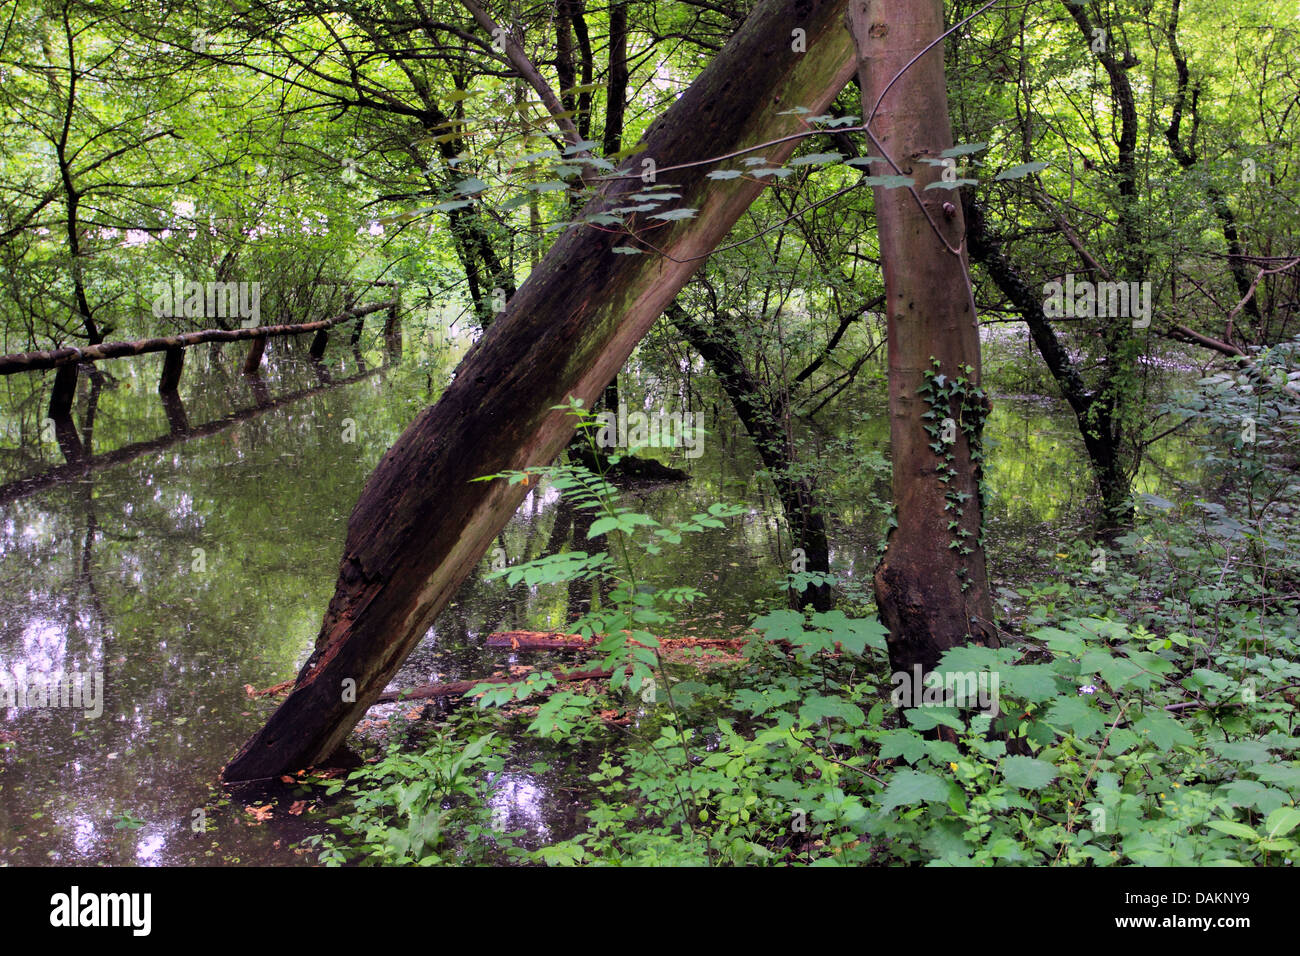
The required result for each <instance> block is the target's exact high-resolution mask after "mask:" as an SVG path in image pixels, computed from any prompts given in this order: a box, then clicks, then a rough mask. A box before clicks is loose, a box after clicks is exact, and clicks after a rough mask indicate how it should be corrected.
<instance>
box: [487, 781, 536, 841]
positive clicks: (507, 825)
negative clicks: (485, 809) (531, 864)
mask: <svg viewBox="0 0 1300 956" xmlns="http://www.w3.org/2000/svg"><path fill="white" fill-rule="evenodd" d="M488 782H489V783H490V784H491V785H492V788H493V789H492V799H491V801H490V806H491V807H492V826H493V827H495V828H496V829H497V830H500V831H502V832H506V831H509V830H519V829H523V830H526V831H527V835H528V837H529V838H530V839H533V840H538V841H545V840H547V839H549V838H550V834H551V831H550V827H548V826H547V822H546V818H547V811H546V807H547V790H546V788H545V787H543V786H541V785H540V784H539V783H538V781H537V779H536V778H535V777H533V776H532V775H531V774H526V773H514V772H511V771H502V772H501V773H496V774H489V775H488Z"/></svg>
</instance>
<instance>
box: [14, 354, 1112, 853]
mask: <svg viewBox="0 0 1300 956" xmlns="http://www.w3.org/2000/svg"><path fill="white" fill-rule="evenodd" d="M241 357H242V356H241V355H239V354H237V353H236V352H235V351H233V350H225V351H222V350H212V351H208V350H206V349H194V350H191V351H190V354H189V357H188V358H187V361H186V371H185V378H184V381H183V383H182V390H181V397H182V401H183V407H180V406H175V405H173V407H171V408H170V409H168V408H164V407H163V405H162V403H161V402H160V401H159V399H158V396H157V395H156V394H155V392H154V384H155V383H156V381H157V376H158V371H159V368H160V367H161V356H142V357H138V358H133V359H127V360H123V361H115V362H107V363H103V370H104V372H105V373H108V374H111V376H112V378H111V379H106V380H103V381H91V380H89V379H88V378H87V377H86V376H85V375H83V376H82V382H81V389H80V392H79V395H78V401H77V405H76V410H75V415H76V418H77V424H78V429H79V431H80V432H81V441H82V444H83V446H84V447H83V449H82V455H83V457H82V459H81V460H80V463H75V462H74V463H73V464H68V463H67V462H66V456H65V454H64V453H63V452H62V451H61V449H60V445H59V444H58V443H57V441H56V440H53V438H54V436H52V435H50V434H48V433H43V431H44V430H43V428H42V424H43V420H44V409H45V403H46V402H47V401H48V388H49V376H46V377H45V378H44V379H43V378H42V376H40V375H21V376H10V377H9V378H8V379H5V380H3V381H2V382H0V422H2V423H3V427H4V434H3V435H2V436H0V672H3V673H5V674H8V675H16V676H17V677H21V676H23V675H28V676H29V677H35V678H39V676H40V675H48V674H51V673H54V672H57V671H63V672H65V673H71V672H73V671H79V672H80V673H82V674H84V675H91V674H95V673H98V674H101V675H102V677H103V698H102V700H101V701H99V706H102V713H101V714H98V715H95V714H93V710H94V709H95V708H89V707H83V708H62V707H59V708H55V707H30V706H29V707H27V708H19V707H10V708H7V709H6V708H3V707H0V863H12V864H42V863H63V864H73V863H106V864H132V863H135V864H161V863H204V862H263V863H294V862H311V861H312V859H313V857H312V856H310V855H302V854H295V853H294V852H293V850H292V844H293V843H295V842H296V841H297V840H299V839H300V838H301V837H302V836H303V835H304V833H306V832H309V827H310V825H309V824H304V823H303V822H302V821H301V819H300V818H298V817H296V816H294V815H292V814H287V813H284V812H279V811H277V812H276V813H275V815H274V816H273V817H271V818H270V819H268V820H265V821H260V822H259V821H258V820H256V819H254V817H253V816H251V815H250V814H249V813H247V812H246V810H245V808H244V806H243V805H242V804H241V803H240V802H239V801H238V800H236V801H234V802H231V801H229V800H228V799H227V795H226V794H225V793H223V791H222V790H221V788H220V787H219V786H217V785H216V782H215V781H216V776H217V772H218V770H219V768H220V767H221V766H222V765H223V764H224V763H225V761H226V760H227V759H229V757H230V756H231V755H232V754H233V753H234V751H235V750H236V749H237V748H238V747H239V745H240V744H241V743H242V742H243V741H244V740H245V739H246V738H247V737H248V735H249V734H250V733H252V732H253V731H254V730H255V729H256V728H257V727H258V726H259V724H260V723H261V722H262V721H263V720H264V719H265V717H266V715H267V713H268V712H269V710H270V709H271V708H272V707H273V706H274V702H273V701H272V700H271V699H269V698H257V699H253V698H250V697H249V696H248V694H247V693H246V690H245V688H246V686H247V685H251V687H253V688H263V687H267V686H269V685H272V684H275V683H278V682H280V681H283V680H286V679H287V678H290V677H292V676H294V675H295V674H296V673H297V671H298V668H299V667H300V666H301V665H302V663H303V662H304V661H305V660H306V657H307V655H308V653H309V651H310V648H311V646H312V642H313V641H314V639H315V636H316V630H317V627H318V626H319V623H320V617H321V613H322V610H323V608H324V606H325V604H326V603H327V601H328V599H329V597H330V594H331V593H332V587H333V583H334V578H335V573H336V571H337V566H338V557H339V553H340V550H341V546H342V542H343V538H344V534H345V530H346V524H347V519H348V515H349V513H350V512H351V509H352V506H353V504H354V503H355V501H356V498H357V495H358V494H359V492H360V490H361V488H362V485H363V484H364V481H365V479H366V477H367V475H368V474H369V473H370V471H371V469H372V468H373V467H374V465H375V464H376V463H377V462H378V460H379V458H380V456H381V455H382V454H383V452H384V450H385V449H386V448H387V447H388V446H389V445H391V444H392V443H393V441H395V440H396V438H397V437H398V435H400V434H401V432H402V430H403V429H404V428H405V426H406V425H407V423H408V422H409V421H410V420H411V419H412V418H413V417H414V416H415V414H416V413H417V411H418V410H419V409H420V408H422V407H424V406H425V405H426V404H428V403H429V402H431V401H432V400H434V399H436V397H437V395H438V393H439V391H440V390H441V388H442V387H443V385H444V384H445V383H446V381H447V380H448V377H449V375H450V371H451V368H452V367H453V363H452V359H451V357H450V355H448V354H447V353H433V354H432V356H431V355H430V354H425V353H423V352H421V350H420V349H419V348H408V350H407V353H406V355H405V357H404V359H403V360H402V361H400V362H398V363H396V364H384V360H383V355H382V353H381V352H380V351H378V350H375V351H373V352H367V353H365V355H364V357H363V356H362V355H361V354H360V353H346V352H344V351H340V352H337V353H333V354H332V355H331V356H330V361H329V362H328V363H327V366H326V367H325V368H324V369H322V368H320V367H316V366H313V365H312V364H311V363H309V362H307V361H306V360H305V359H302V358H299V357H298V356H296V355H295V354H292V353H290V352H286V351H284V350H283V347H282V349H281V351H280V352H278V353H268V359H269V362H268V366H267V371H266V374H265V375H264V376H263V378H262V380H261V381H260V382H255V383H251V384H250V382H249V380H247V379H245V378H244V377H242V376H241V375H239V374H237V372H236V371H235V370H236V369H237V368H238V365H239V360H240V358H241ZM630 378H632V379H634V376H630ZM631 387H632V389H635V388H636V387H637V386H636V384H635V381H633V383H632V386H631ZM706 412H707V413H711V415H712V416H714V417H711V418H709V419H707V420H706V424H707V427H708V428H709V430H710V433H711V436H710V438H709V440H708V441H707V442H706V444H705V449H706V452H705V454H704V456H703V457H701V458H699V459H698V460H696V461H693V462H684V461H678V462H675V464H679V465H685V466H687V467H689V468H690V469H691V470H692V472H693V473H694V475H695V477H694V479H693V480H692V481H690V482H689V483H687V484H685V485H673V486H669V487H661V488H658V489H655V488H647V489H640V490H636V491H632V492H629V495H630V501H629V503H630V504H632V505H633V506H634V507H637V508H638V509H640V510H644V511H647V512H649V513H651V514H654V515H656V516H657V517H659V518H660V520H665V521H667V520H673V519H676V518H684V517H687V516H689V515H690V514H691V513H693V512H697V511H702V510H704V509H705V508H706V507H707V506H708V505H709V504H710V503H712V502H714V501H719V500H723V501H743V502H745V503H747V505H748V506H749V507H750V508H751V510H750V512H749V514H748V515H746V516H742V517H741V518H740V519H737V520H734V521H731V522H729V523H728V527H727V528H726V529H723V530H718V531H716V532H711V533H709V534H707V535H696V536H688V537H687V540H686V542H685V543H684V548H683V549H681V550H677V551H675V552H674V553H673V554H672V555H671V556H670V557H669V558H666V559H665V560H666V561H668V562H670V563H668V564H665V565H664V566H663V567H662V568H660V569H659V570H660V571H661V572H663V576H664V578H665V580H671V581H672V582H673V583H678V584H693V585H696V586H699V587H700V588H701V589H702V590H704V591H705V592H707V594H708V595H709V597H708V598H707V599H706V600H705V601H704V602H702V604H701V605H700V606H698V607H697V609H696V612H695V613H696V614H697V615H698V616H699V617H700V618H702V619H705V620H716V621H719V622H722V621H725V622H727V623H728V624H730V625H734V624H737V623H743V622H744V621H745V620H747V617H746V615H747V613H748V612H749V610H750V609H751V608H752V607H754V606H755V605H756V604H757V603H758V602H760V601H762V600H764V599H767V598H770V597H771V595H772V594H773V593H775V591H776V589H777V588H778V587H779V582H780V581H781V579H782V576H783V574H784V566H785V562H786V561H787V560H788V559H787V558H786V557H784V554H785V550H787V549H788V542H783V541H782V540H781V538H780V535H779V534H778V531H777V524H776V522H775V520H774V518H773V514H774V511H775V504H774V502H772V501H771V500H770V498H769V497H768V494H767V491H766V489H765V487H764V485H763V483H762V482H761V481H759V480H758V479H757V478H756V477H755V474H754V472H755V466H754V463H753V461H754V460H753V456H752V453H751V450H750V449H749V446H748V443H747V440H746V439H745V438H744V437H743V435H738V434H737V431H736V426H735V424H734V422H733V421H732V419H731V418H730V416H729V414H727V410H726V408H725V407H722V408H720V409H719V408H718V407H717V406H710V408H709V409H706ZM715 419H720V420H715ZM884 427H885V422H884V417H883V416H881V415H874V414H873V415H866V414H864V415H862V417H861V419H860V421H859V422H857V423H856V424H855V425H850V429H853V428H856V429H857V431H858V437H859V439H860V440H861V441H860V443H861V444H864V445H869V446H875V447H876V450H877V451H883V450H884V448H883V443H884V439H885V433H884V431H883V429H884ZM1072 428H1073V425H1072V422H1071V420H1070V418H1069V417H1068V416H1067V415H1062V414H1061V411H1060V409H1059V407H1058V406H1057V404H1056V403H1054V402H1051V401H1047V400H1043V399H1025V398H1011V397H1008V398H1007V399H1006V400H1003V401H1000V402H998V403H997V405H996V408H995V413H994V416H993V419H992V421H991V424H990V437H991V438H993V439H994V440H995V441H996V442H998V443H1000V447H1001V448H1002V450H1003V453H998V452H996V451H995V452H994V453H993V454H994V459H995V460H994V462H993V465H992V469H991V474H990V485H991V488H992V491H993V495H994V498H993V506H992V514H991V516H990V517H991V521H992V522H993V529H994V531H995V532H996V529H997V528H998V527H999V526H1000V527H1002V528H1003V529H1005V531H1006V533H1005V534H1004V535H1003V536H1002V538H1003V540H1017V541H1021V542H1023V541H1024V540H1025V539H1026V536H1028V535H1031V534H1037V533H1039V532H1038V531H1037V529H1038V528H1040V527H1041V525H1042V523H1043V522H1045V521H1046V522H1054V521H1056V522H1059V521H1061V520H1064V519H1069V518H1072V517H1073V516H1075V515H1076V514H1077V513H1078V511H1079V508H1080V505H1081V504H1082V501H1083V498H1084V495H1085V493H1086V489H1087V487H1088V482H1087V478H1086V472H1085V469H1084V465H1083V462H1082V461H1081V459H1080V456H1079V454H1078V439H1077V434H1076V433H1075V432H1073V431H1072ZM47 439H50V440H47ZM1030 489H1032V491H1031V490H1030ZM1016 490H1018V493H1017V491H1016ZM835 491H836V493H837V495H848V496H854V495H856V496H857V498H858V500H861V501H869V500H870V499H871V498H872V496H875V497H887V484H885V483H883V482H882V479H881V474H880V473H879V472H878V471H873V470H871V469H869V468H868V469H864V471H863V473H862V474H860V475H856V476H853V475H850V476H846V477H845V478H843V479H842V481H841V484H840V486H839V487H837V488H836V489H835ZM559 511H560V509H559V508H557V505H556V500H555V495H554V494H553V493H550V494H548V493H546V491H545V489H543V490H542V492H541V493H535V494H534V495H532V496H530V497H529V499H528V500H527V501H526V502H525V504H524V506H523V507H522V508H521V509H520V512H519V513H518V514H517V515H516V516H515V518H514V520H513V521H512V523H511V525H510V527H509V528H508V529H507V530H506V532H505V534H504V537H503V539H502V542H501V543H502V545H503V547H504V548H505V550H506V553H507V554H508V555H509V560H510V561H511V563H514V562H515V561H517V560H520V559H522V558H523V557H524V556H534V557H535V556H537V555H539V554H542V553H546V550H547V548H548V546H549V547H553V546H554V545H555V544H556V542H555V540H553V539H554V538H555V537H557V536H556V535H554V534H553V531H554V530H555V524H556V515H557V513H558V512H559ZM836 521H837V534H836V552H835V562H834V563H835V569H836V570H837V571H838V572H839V573H840V574H841V575H842V576H844V577H845V578H846V579H854V580H857V581H858V582H861V583H865V582H867V581H869V579H870V571H871V566H872V564H873V563H874V553H875V541H876V537H875V536H876V534H877V533H878V530H879V523H880V514H879V510H878V509H877V508H873V507H867V506H865V505H864V506H863V507H861V508H860V509H858V510H853V509H846V510H843V511H841V512H839V513H837V515H836ZM990 538H994V539H995V538H997V534H996V533H994V534H991V535H990ZM560 543H561V544H562V543H563V541H562V540H561V541H560ZM994 566H995V569H996V564H995V565H994ZM485 567H486V565H485ZM565 598H566V596H565V594H564V593H563V592H562V591H560V590H559V589H551V590H545V591H541V592H538V591H536V590H534V591H531V592H530V591H529V590H527V589H521V588H516V589H507V588H506V587H505V586H504V585H502V584H500V583H499V582H484V581H483V580H482V577H481V575H476V576H474V577H473V578H471V579H470V580H469V581H467V583H466V584H465V586H464V587H463V588H462V590H461V592H460V594H459V595H458V598H457V600H456V602H455V604H454V605H453V606H452V607H450V608H449V609H448V610H447V611H446V612H445V613H444V614H443V615H442V616H441V617H440V618H439V620H438V622H437V624H436V626H435V627H434V628H433V629H431V630H430V632H429V634H428V635H427V637H426V638H425V641H424V642H423V644H422V645H421V646H420V648H419V649H418V650H417V651H416V652H415V653H414V654H413V655H412V656H411V658H410V660H408V662H407V663H406V665H405V666H404V668H403V670H402V672H401V674H399V675H398V678H397V680H396V681H395V682H394V684H393V685H392V686H393V687H394V688H398V687H406V686H412V685H415V684H422V683H428V682H431V681H439V680H455V679H461V678H467V677H479V676H486V675H487V674H489V673H491V672H492V671H493V670H494V669H495V668H498V667H500V666H501V665H502V664H503V663H506V662H507V659H508V656H509V653H510V652H508V651H490V650H487V649H485V648H483V646H482V643H483V637H484V636H485V635H486V634H487V633H488V632H490V631H493V630H501V629H510V628H533V629H545V628H558V627H561V626H562V625H563V623H564V621H565V620H566V619H568V617H569V614H568V607H567V603H566V599H565ZM89 686H91V685H90V684H89V683H88V687H89ZM87 710H91V711H92V713H89V714H88V713H87V712H86V711H87ZM377 713H381V712H379V711H372V715H374V714H377ZM520 765H521V766H522V767H525V768H526V767H528V766H529V765H530V761H529V760H528V759H524V760H522V761H521V764H520ZM545 791H546V787H545V784H544V782H542V781H539V780H537V779H534V778H532V777H530V775H529V774H528V773H526V772H517V773H516V772H511V773H508V774H507V775H506V776H505V778H504V779H503V781H502V786H501V787H500V788H499V790H498V796H499V800H500V801H501V810H502V814H503V821H504V822H506V823H508V824H509V825H510V826H525V827H527V828H528V829H530V830H531V831H532V832H533V833H534V835H535V836H536V837H538V838H541V839H544V838H545V837H546V836H547V834H548V832H549V831H548V828H549V827H550V826H552V825H556V824H557V821H559V822H558V826H560V827H561V828H562V827H563V825H564V822H563V820H560V819H559V818H561V817H565V816H571V815H572V813H573V809H572V806H571V805H564V802H563V801H558V800H556V799H555V797H554V795H553V794H551V795H548V794H547V793H546V792H545ZM570 803H571V801H570ZM200 811H201V812H200ZM200 820H201V821H202V822H203V823H204V824H205V827H198V826H196V821H200ZM317 826H319V824H317ZM196 831H200V832H196Z"/></svg>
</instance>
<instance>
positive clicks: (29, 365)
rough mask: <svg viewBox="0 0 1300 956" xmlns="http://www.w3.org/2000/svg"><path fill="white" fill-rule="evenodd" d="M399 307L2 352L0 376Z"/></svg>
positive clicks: (304, 327)
mask: <svg viewBox="0 0 1300 956" xmlns="http://www.w3.org/2000/svg"><path fill="white" fill-rule="evenodd" d="M396 306H397V302H396V300H390V301H387V302H376V303H374V304H372V305H363V306H357V307H355V308H351V309H348V310H347V311H345V312H343V313H341V314H339V315H336V316H334V317H333V318H329V319H320V320H318V321H316V322H302V323H300V324H297V325H292V324H291V325H258V326H254V327H253V328H251V329H242V328H241V329H202V330H200V331H198V332H186V333H184V334H182V335H166V336H160V337H158V338H152V339H136V340H135V341H133V342H101V343H100V344H99V345H87V346H85V347H83V348H65V349H54V350H52V351H41V352H14V353H11V354H9V355H0V375H9V374H12V373H14V372H34V371H38V370H40V369H46V368H58V367H59V366H61V365H72V364H74V363H80V362H98V361H101V360H103V359H111V358H121V357H122V356H125V355H144V354H145V353H147V352H165V351H167V350H168V349H178V348H188V347H189V346H191V345H200V344H202V343H204V342H237V341H240V340H242V339H257V338H275V337H277V336H282V335H301V334H303V333H304V332H319V331H321V330H323V329H329V328H333V327H334V326H336V325H338V324H339V323H340V322H346V321H348V320H349V319H359V318H361V317H362V316H366V315H369V314H370V313H372V312H379V311H381V310H382V309H391V308H395V307H396Z"/></svg>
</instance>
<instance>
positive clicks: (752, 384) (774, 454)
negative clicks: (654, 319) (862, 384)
mask: <svg viewBox="0 0 1300 956" xmlns="http://www.w3.org/2000/svg"><path fill="white" fill-rule="evenodd" d="M667 315H668V318H669V319H671V320H672V323H673V325H674V326H676V328H677V330H678V331H679V332H680V333H681V334H682V337H683V338H684V339H686V341H687V342H689V343H690V345H691V347H692V348H693V349H695V351H697V352H699V353H700V355H701V356H702V357H703V358H704V361H706V362H708V363H709V367H710V368H711V369H713V374H714V375H716V376H717V377H718V382H719V383H720V384H721V385H722V390H723V391H724V392H726V393H727V397H728V398H730V399H731V404H732V407H734V408H735V410H736V415H737V416H738V417H739V418H740V421H741V424H742V425H744V426H745V431H746V433H747V434H748V435H749V437H750V440H751V441H753V443H754V447H755V448H756V449H757V450H758V455H759V457H760V458H761V459H762V461H763V465H764V467H765V468H767V470H768V473H769V474H770V475H771V476H772V484H773V485H775V486H776V496H777V498H778V499H779V500H780V502H781V510H782V511H783V512H784V513H785V520H786V524H788V525H789V526H790V538H791V540H792V541H793V543H794V546H795V547H796V548H801V549H802V550H803V551H804V553H805V555H806V558H807V567H806V570H808V571H813V572H817V571H820V572H822V573H829V572H830V569H831V567H830V538H829V536H828V535H827V533H826V519H825V517H824V516H823V507H824V503H823V502H822V501H821V496H820V495H819V494H818V491H817V486H816V484H814V482H813V480H812V479H811V478H809V477H806V476H802V475H797V474H795V473H794V471H793V470H792V467H791V466H792V465H793V464H795V458H796V455H795V452H794V449H793V448H792V447H791V445H790V442H789V441H787V439H786V433H785V430H784V429H783V428H782V427H781V422H782V421H783V420H784V418H785V416H784V415H782V414H781V413H780V411H779V407H778V408H773V407H772V404H771V403H770V402H769V401H768V400H767V399H765V398H764V396H763V390H762V389H761V388H760V387H759V384H758V382H757V381H755V380H754V376H753V375H751V374H750V372H749V369H748V368H747V367H746V366H745V361H744V357H743V355H742V354H741V351H740V344H739V343H738V342H737V341H736V338H735V335H734V334H732V331H731V329H729V328H727V327H725V326H722V325H720V324H716V323H715V325H714V327H713V328H711V329H706V328H704V327H703V326H701V325H699V324H697V323H696V322H695V321H694V320H693V319H692V318H691V317H690V315H688V314H687V313H686V310H685V309H683V308H682V307H681V306H679V305H678V304H677V303H675V302H674V303H673V304H672V305H671V306H670V307H669V308H668V312H667ZM791 604H792V605H793V606H794V607H795V608H796V609H799V608H803V607H805V606H807V605H812V607H813V609H814V610H817V611H829V610H830V609H831V608H833V607H834V606H835V601H834V598H833V597H832V595H831V589H830V585H828V584H820V585H816V586H814V585H809V586H808V587H806V588H804V589H803V590H802V591H799V592H793V593H792V594H791Z"/></svg>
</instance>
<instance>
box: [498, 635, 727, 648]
mask: <svg viewBox="0 0 1300 956" xmlns="http://www.w3.org/2000/svg"><path fill="white" fill-rule="evenodd" d="M601 640H602V638H599V637H583V636H582V635H581V634H561V633H558V632H555V631H493V632H492V633H491V634H489V635H488V636H487V646H488V647H508V648H510V649H511V650H515V651H583V650H595V649H596V647H597V646H598V645H599V644H600V642H601ZM628 643H629V644H633V645H635V646H637V647H644V646H646V645H644V644H642V643H641V642H640V641H637V640H630V641H629V642H628ZM743 643H744V641H742V640H741V639H740V638H735V637H730V638H729V637H718V638H712V637H664V638H660V640H659V647H660V649H661V650H664V651H680V650H686V649H688V648H692V647H713V648H725V649H727V650H739V649H740V647H741V645H742V644H743Z"/></svg>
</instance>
